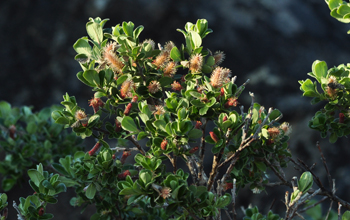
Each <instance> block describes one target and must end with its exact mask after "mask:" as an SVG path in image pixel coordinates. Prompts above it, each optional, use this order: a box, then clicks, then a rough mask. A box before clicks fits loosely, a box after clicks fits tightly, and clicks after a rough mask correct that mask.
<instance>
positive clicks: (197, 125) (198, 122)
mask: <svg viewBox="0 0 350 220" xmlns="http://www.w3.org/2000/svg"><path fill="white" fill-rule="evenodd" d="M202 125H203V124H202V122H201V121H197V122H196V125H195V126H194V128H196V129H201V127H202Z"/></svg>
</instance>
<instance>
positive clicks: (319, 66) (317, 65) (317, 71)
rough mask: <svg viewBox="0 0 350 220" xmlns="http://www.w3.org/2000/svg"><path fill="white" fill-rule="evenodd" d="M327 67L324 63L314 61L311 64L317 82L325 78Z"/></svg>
mask: <svg viewBox="0 0 350 220" xmlns="http://www.w3.org/2000/svg"><path fill="white" fill-rule="evenodd" d="M327 71H328V67H327V64H326V62H324V61H319V60H316V61H315V62H314V63H313V64H312V73H313V74H314V75H315V76H316V79H317V81H318V82H321V79H322V78H325V77H326V76H327Z"/></svg>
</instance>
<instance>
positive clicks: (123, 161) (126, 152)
mask: <svg viewBox="0 0 350 220" xmlns="http://www.w3.org/2000/svg"><path fill="white" fill-rule="evenodd" d="M130 155H131V153H130V151H128V150H125V151H123V155H122V157H121V158H120V162H121V163H122V164H124V163H125V160H126V158H128V156H130Z"/></svg>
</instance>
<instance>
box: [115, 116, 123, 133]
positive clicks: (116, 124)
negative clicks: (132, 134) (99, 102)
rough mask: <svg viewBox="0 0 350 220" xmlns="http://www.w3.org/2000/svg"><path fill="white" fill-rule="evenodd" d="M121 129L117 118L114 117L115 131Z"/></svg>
mask: <svg viewBox="0 0 350 220" xmlns="http://www.w3.org/2000/svg"><path fill="white" fill-rule="evenodd" d="M121 129H122V124H121V123H120V122H119V121H118V119H115V131H116V132H119V131H121Z"/></svg>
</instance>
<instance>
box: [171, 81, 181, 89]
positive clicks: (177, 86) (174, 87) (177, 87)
mask: <svg viewBox="0 0 350 220" xmlns="http://www.w3.org/2000/svg"><path fill="white" fill-rule="evenodd" d="M171 88H172V89H173V90H174V91H181V89H183V88H182V86H181V84H180V83H178V82H176V81H174V82H173V84H171Z"/></svg>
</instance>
